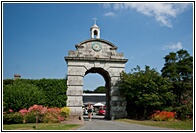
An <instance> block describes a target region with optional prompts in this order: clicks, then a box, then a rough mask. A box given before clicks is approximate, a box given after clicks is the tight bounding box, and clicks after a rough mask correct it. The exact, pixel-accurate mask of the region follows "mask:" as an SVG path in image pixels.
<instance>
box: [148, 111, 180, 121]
mask: <svg viewBox="0 0 196 133" xmlns="http://www.w3.org/2000/svg"><path fill="white" fill-rule="evenodd" d="M175 114H176V112H167V111H159V110H157V111H155V113H154V114H152V115H151V116H150V119H151V120H154V121H171V120H174V119H175Z"/></svg>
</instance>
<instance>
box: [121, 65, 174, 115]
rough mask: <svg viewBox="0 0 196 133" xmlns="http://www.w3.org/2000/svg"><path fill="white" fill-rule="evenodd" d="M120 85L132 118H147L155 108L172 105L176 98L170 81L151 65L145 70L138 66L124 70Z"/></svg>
mask: <svg viewBox="0 0 196 133" xmlns="http://www.w3.org/2000/svg"><path fill="white" fill-rule="evenodd" d="M118 86H119V89H120V93H121V94H122V95H124V96H125V97H126V100H127V112H128V115H129V116H130V117H131V118H139V119H141V118H144V119H145V118H146V116H149V114H150V113H151V112H153V111H154V110H156V109H163V108H166V107H168V106H170V105H171V103H172V101H173V99H174V95H173V93H172V91H171V90H170V88H171V84H170V82H169V81H168V80H167V79H166V78H163V77H162V76H161V75H160V74H159V73H158V72H157V71H156V70H155V69H150V67H149V66H146V67H145V70H141V69H140V67H139V66H137V67H136V68H134V69H132V72H131V73H128V74H127V73H125V72H122V73H121V75H120V82H119V84H118Z"/></svg>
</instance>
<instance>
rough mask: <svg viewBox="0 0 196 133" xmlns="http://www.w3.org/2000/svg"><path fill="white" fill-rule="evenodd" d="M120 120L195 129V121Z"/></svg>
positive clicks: (176, 128)
mask: <svg viewBox="0 0 196 133" xmlns="http://www.w3.org/2000/svg"><path fill="white" fill-rule="evenodd" d="M118 121H122V122H127V123H130V124H141V125H147V126H156V127H163V128H169V129H171V130H172V129H175V130H193V121H150V120H144V121H138V120H131V119H119V120H118Z"/></svg>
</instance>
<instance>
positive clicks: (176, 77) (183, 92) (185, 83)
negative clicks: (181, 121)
mask: <svg viewBox="0 0 196 133" xmlns="http://www.w3.org/2000/svg"><path fill="white" fill-rule="evenodd" d="M164 59H165V64H164V67H163V68H162V70H161V72H162V76H163V77H165V78H168V79H169V80H170V82H171V83H172V85H173V92H174V94H176V96H177V97H176V99H175V102H176V105H175V106H176V107H177V108H176V109H177V110H178V114H179V117H180V116H181V113H182V112H183V113H185V112H186V113H189V114H190V112H192V111H191V110H190V109H189V110H184V109H182V108H183V107H184V106H187V105H184V103H190V104H192V102H187V101H190V100H192V97H193V96H192V95H193V57H192V56H190V54H189V53H188V52H187V51H186V50H183V49H181V50H179V51H177V52H176V53H175V52H171V53H169V55H166V56H165V57H164ZM188 106H189V107H191V106H192V105H188ZM187 109H188V108H187Z"/></svg>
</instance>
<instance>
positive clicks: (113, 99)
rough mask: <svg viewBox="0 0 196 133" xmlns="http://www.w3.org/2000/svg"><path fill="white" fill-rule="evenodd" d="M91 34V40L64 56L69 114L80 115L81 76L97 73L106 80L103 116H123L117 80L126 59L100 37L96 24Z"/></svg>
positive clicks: (108, 117)
mask: <svg viewBox="0 0 196 133" xmlns="http://www.w3.org/2000/svg"><path fill="white" fill-rule="evenodd" d="M90 33H91V39H88V40H85V41H83V42H81V43H79V44H77V45H76V46H75V47H76V50H75V51H73V50H71V51H69V54H68V56H67V57H65V60H66V62H67V65H68V72H67V87H68V88H67V98H68V99H67V106H68V107H69V108H70V109H71V112H70V117H73V118H79V117H82V115H83V110H82V106H83V100H82V95H83V78H84V76H85V75H87V74H88V73H98V74H100V75H102V76H103V78H104V79H105V83H106V84H105V87H106V116H105V118H106V119H114V118H123V117H126V115H127V112H126V110H125V109H126V101H125V98H124V97H122V96H120V94H119V91H118V87H117V86H116V83H117V81H118V80H119V76H120V73H121V72H122V71H123V70H124V68H125V63H126V62H127V61H128V59H124V55H123V53H117V52H116V50H117V47H116V46H115V45H114V44H112V43H111V42H109V41H106V40H103V39H100V28H99V27H98V26H97V25H96V23H95V24H94V25H93V26H92V27H91V28H90ZM92 80H93V79H92ZM95 82H96V81H95Z"/></svg>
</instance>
